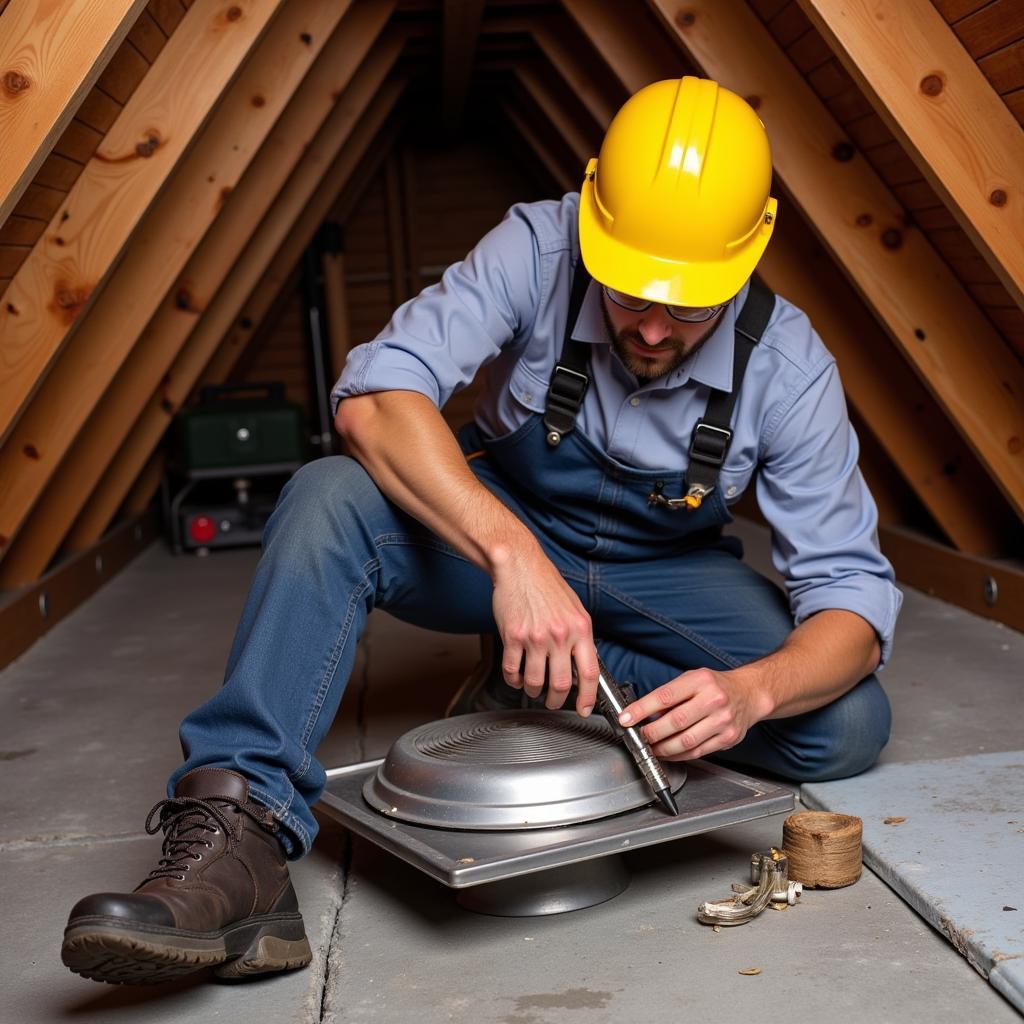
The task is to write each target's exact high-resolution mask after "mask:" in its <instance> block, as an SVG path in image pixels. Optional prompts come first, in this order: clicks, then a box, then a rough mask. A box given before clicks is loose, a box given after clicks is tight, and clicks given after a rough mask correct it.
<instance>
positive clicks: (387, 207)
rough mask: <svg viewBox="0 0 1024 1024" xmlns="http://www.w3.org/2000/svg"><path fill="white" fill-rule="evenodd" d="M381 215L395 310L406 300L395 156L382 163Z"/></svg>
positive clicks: (400, 198)
mask: <svg viewBox="0 0 1024 1024" xmlns="http://www.w3.org/2000/svg"><path fill="white" fill-rule="evenodd" d="M384 215H385V219H386V220H387V225H388V264H389V266H390V271H391V305H392V306H393V307H394V308H395V309H397V308H398V307H399V306H400V305H401V304H402V303H403V302H405V300H406V299H407V298H408V297H409V282H408V278H407V271H408V263H407V262H406V241H405V204H404V201H403V195H402V177H401V171H400V169H399V166H398V157H397V155H396V154H395V153H390V154H389V155H388V158H387V160H385V161H384Z"/></svg>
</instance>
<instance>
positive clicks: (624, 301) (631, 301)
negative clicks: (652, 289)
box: [604, 285, 724, 324]
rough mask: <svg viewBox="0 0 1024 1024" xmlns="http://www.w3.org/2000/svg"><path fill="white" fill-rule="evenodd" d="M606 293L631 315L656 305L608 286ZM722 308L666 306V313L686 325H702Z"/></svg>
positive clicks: (605, 288)
mask: <svg viewBox="0 0 1024 1024" xmlns="http://www.w3.org/2000/svg"><path fill="white" fill-rule="evenodd" d="M604 293H605V295H607V296H608V298H609V299H611V300H612V302H614V303H615V305H616V306H621V307H622V308H623V309H628V310H629V311H630V312H631V313H642V312H643V311H644V310H645V309H650V308H651V306H653V305H654V303H653V302H651V301H649V300H648V299H640V298H637V297H636V296H635V295H627V294H626V293H625V292H620V291H616V290H615V289H614V288H609V287H608V286H607V285H605V286H604ZM723 305H724V303H723ZM721 308H722V306H704V307H699V308H694V307H692V306H669V305H666V306H665V312H667V313H668V315H669V316H670V317H672V319H673V320H680V321H682V322H683V323H684V324H702V323H706V322H707V321H708V320H710V319H711V318H712V317H713V316H715V315H716V314H717V313H718V311H719V310H720V309H721Z"/></svg>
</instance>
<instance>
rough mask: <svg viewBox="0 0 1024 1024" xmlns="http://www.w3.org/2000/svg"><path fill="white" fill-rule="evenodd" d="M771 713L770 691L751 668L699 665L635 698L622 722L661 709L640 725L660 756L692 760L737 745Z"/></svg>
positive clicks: (638, 720)
mask: <svg viewBox="0 0 1024 1024" xmlns="http://www.w3.org/2000/svg"><path fill="white" fill-rule="evenodd" d="M770 713H771V706H770V704H769V701H768V698H767V695H766V694H765V693H764V692H763V691H762V689H761V688H760V687H759V686H758V685H757V680H756V677H752V676H751V674H750V673H749V672H744V671H743V670H738V671H733V672H716V671H714V670H713V669H709V668H698V669H693V670H692V671H690V672H684V673H683V674H682V675H678V676H676V678H675V679H673V680H671V681H670V682H667V683H665V685H664V686H659V687H658V688H657V689H656V690H652V691H651V692H650V693H648V694H647V695H646V696H644V697H641V698H640V700H638V701H634V702H633V703H632V704H630V705H629V707H627V708H626V710H625V711H624V712H623V713H622V715H620V716H619V722H620V723H621V724H622V725H634V724H635V723H637V722H642V721H643V720H644V719H645V718H649V717H650V716H651V715H655V714H656V715H659V716H660V717H659V718H657V720H655V721H653V722H651V723H649V724H648V725H645V726H643V728H642V729H641V730H640V731H641V732H642V733H643V736H644V739H646V740H647V742H648V743H649V744H650V745H651V749H652V750H653V752H654V753H655V754H656V755H657V756H658V757H660V758H662V760H665V761H690V760H693V759H694V758H697V757H704V756H706V755H707V754H713V753H714V752H715V751H717V750H727V749H728V748H729V747H734V746H735V745H736V744H737V743H739V742H740V740H742V739H743V737H744V736H746V735H747V730H748V729H749V728H750V727H751V726H752V725H754V723H755V722H759V721H761V719H762V718H767V717H768V715H769V714H770Z"/></svg>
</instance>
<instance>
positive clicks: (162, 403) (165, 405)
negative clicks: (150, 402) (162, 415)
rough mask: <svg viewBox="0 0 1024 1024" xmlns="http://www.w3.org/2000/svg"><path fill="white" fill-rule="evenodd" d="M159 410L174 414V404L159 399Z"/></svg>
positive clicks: (167, 400)
mask: <svg viewBox="0 0 1024 1024" xmlns="http://www.w3.org/2000/svg"><path fill="white" fill-rule="evenodd" d="M160 408H161V409H163V411H164V412H166V413H173V412H174V403H173V402H172V401H171V400H170V399H169V398H161V399H160Z"/></svg>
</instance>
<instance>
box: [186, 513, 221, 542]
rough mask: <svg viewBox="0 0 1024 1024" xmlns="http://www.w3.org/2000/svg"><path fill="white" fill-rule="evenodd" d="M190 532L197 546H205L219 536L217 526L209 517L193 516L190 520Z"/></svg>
mask: <svg viewBox="0 0 1024 1024" xmlns="http://www.w3.org/2000/svg"><path fill="white" fill-rule="evenodd" d="M188 532H189V534H190V536H191V537H192V539H193V540H194V541H195V542H196V543H197V544H205V543H206V542H207V541H211V540H213V538H214V537H216V536H217V525H216V523H214V521H213V520H212V519H211V518H210V517H209V516H193V517H192V519H190V520H189V524H188Z"/></svg>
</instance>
